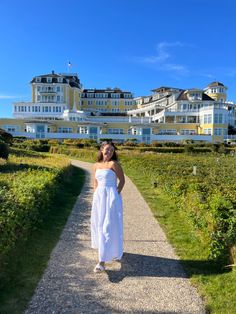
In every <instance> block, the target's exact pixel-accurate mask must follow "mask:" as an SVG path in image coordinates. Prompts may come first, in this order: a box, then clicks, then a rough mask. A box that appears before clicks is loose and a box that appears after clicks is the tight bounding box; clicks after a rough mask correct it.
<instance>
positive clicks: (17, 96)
mask: <svg viewBox="0 0 236 314" xmlns="http://www.w3.org/2000/svg"><path fill="white" fill-rule="evenodd" d="M24 97H28V96H22V95H6V94H4V93H3V94H1V93H0V99H19V98H24Z"/></svg>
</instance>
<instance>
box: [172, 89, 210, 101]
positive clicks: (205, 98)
mask: <svg viewBox="0 0 236 314" xmlns="http://www.w3.org/2000/svg"><path fill="white" fill-rule="evenodd" d="M176 100H188V97H187V93H186V90H183V91H182V92H181V93H180V94H179V96H178V98H177V99H176ZM202 100H211V101H214V99H213V98H211V97H210V96H208V95H207V94H205V93H202Z"/></svg>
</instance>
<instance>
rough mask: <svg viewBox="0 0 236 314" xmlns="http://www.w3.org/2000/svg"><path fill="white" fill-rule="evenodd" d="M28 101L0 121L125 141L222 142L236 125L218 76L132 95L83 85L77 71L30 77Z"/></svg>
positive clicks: (28, 132)
mask: <svg viewBox="0 0 236 314" xmlns="http://www.w3.org/2000/svg"><path fill="white" fill-rule="evenodd" d="M31 88H32V102H17V103H14V104H13V117H14V118H13V119H0V127H1V128H3V129H5V130H6V131H8V132H10V133H11V134H12V135H13V136H24V137H26V138H50V139H54V138H55V139H65V138H74V139H77V138H91V139H96V140H98V141H99V140H102V139H105V138H110V139H113V140H115V141H119V142H124V141H126V140H128V139H136V140H137V141H138V142H146V143H151V142H153V141H182V140H186V139H189V140H194V141H209V142H223V141H224V140H225V139H226V138H227V137H228V128H229V126H231V128H235V127H236V115H235V104H234V103H232V102H228V101H227V94H226V91H227V88H226V87H225V86H224V85H223V84H222V83H219V82H213V83H211V84H209V85H208V86H207V87H206V88H205V89H203V90H202V89H198V88H192V89H180V88H173V87H160V88H157V89H154V90H152V94H151V95H149V96H142V97H138V98H133V94H132V93H131V92H129V91H122V90H121V89H120V88H106V89H84V88H83V86H82V84H81V83H80V80H79V78H78V75H77V74H75V73H59V74H56V73H54V71H52V73H50V74H45V75H39V76H36V77H34V78H33V79H32V81H31Z"/></svg>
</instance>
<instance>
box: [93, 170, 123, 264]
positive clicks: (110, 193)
mask: <svg viewBox="0 0 236 314" xmlns="http://www.w3.org/2000/svg"><path fill="white" fill-rule="evenodd" d="M95 178H96V179H97V181H98V186H97V188H96V190H95V192H94V194H93V202H92V212H91V242H92V243H91V244H92V248H94V249H98V258H99V262H109V261H112V259H114V258H117V259H121V257H122V255H123V204H122V198H121V195H120V194H119V193H118V191H117V176H116V173H115V172H114V171H113V170H111V169H97V170H96V173H95Z"/></svg>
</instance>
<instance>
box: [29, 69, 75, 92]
mask: <svg viewBox="0 0 236 314" xmlns="http://www.w3.org/2000/svg"><path fill="white" fill-rule="evenodd" d="M37 77H40V78H41V82H40V83H48V82H47V77H51V78H52V83H58V78H62V82H60V83H63V84H68V83H69V85H70V86H71V87H77V88H81V84H80V80H79V78H78V76H77V74H75V73H74V74H69V73H68V74H67V73H66V74H65V73H59V74H56V73H54V71H52V73H49V74H43V75H37V76H35V77H34V78H33V79H32V80H31V82H30V83H31V84H32V83H36V78H37ZM49 84H50V83H49Z"/></svg>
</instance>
